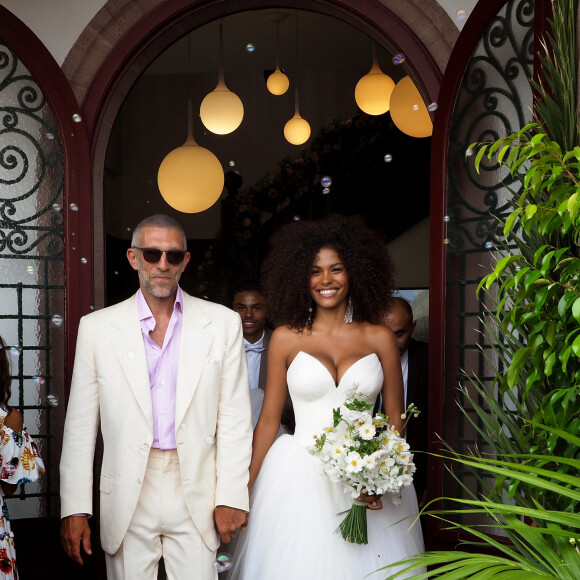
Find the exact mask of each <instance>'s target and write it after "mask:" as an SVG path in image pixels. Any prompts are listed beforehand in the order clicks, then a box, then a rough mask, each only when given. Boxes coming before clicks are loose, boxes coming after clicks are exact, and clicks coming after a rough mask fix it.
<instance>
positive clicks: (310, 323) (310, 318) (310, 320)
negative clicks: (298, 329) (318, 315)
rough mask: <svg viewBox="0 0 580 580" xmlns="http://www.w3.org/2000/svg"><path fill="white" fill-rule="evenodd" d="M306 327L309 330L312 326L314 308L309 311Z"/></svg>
mask: <svg viewBox="0 0 580 580" xmlns="http://www.w3.org/2000/svg"><path fill="white" fill-rule="evenodd" d="M306 326H307V327H308V328H310V327H311V326H312V307H310V308H309V309H308V318H307V319H306Z"/></svg>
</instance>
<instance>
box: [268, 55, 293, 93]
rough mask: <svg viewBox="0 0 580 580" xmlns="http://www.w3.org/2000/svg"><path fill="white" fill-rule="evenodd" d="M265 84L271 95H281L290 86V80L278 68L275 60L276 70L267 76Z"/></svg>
mask: <svg viewBox="0 0 580 580" xmlns="http://www.w3.org/2000/svg"><path fill="white" fill-rule="evenodd" d="M266 86H267V87H268V90H269V91H270V92H271V93H272V94H273V95H277V96H278V95H283V94H284V93H285V92H286V91H287V90H288V87H289V86H290V80H289V79H288V77H287V76H286V75H285V74H284V73H283V72H282V71H281V70H280V68H279V66H278V63H277V62H276V70H275V71H274V72H273V73H272V74H271V75H270V76H269V77H268V80H267V81H266Z"/></svg>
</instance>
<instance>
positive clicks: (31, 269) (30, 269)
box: [26, 265, 35, 276]
mask: <svg viewBox="0 0 580 580" xmlns="http://www.w3.org/2000/svg"><path fill="white" fill-rule="evenodd" d="M34 272H35V269H34V266H30V265H28V266H26V273H27V274H30V275H31V276H32V275H34Z"/></svg>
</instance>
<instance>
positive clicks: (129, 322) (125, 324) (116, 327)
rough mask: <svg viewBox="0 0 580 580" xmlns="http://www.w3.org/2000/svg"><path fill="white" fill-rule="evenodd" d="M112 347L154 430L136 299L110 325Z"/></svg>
mask: <svg viewBox="0 0 580 580" xmlns="http://www.w3.org/2000/svg"><path fill="white" fill-rule="evenodd" d="M111 326H112V329H111V343H112V344H113V347H114V352H115V354H116V356H117V358H118V361H119V364H120V366H121V368H122V369H123V373H124V374H125V378H126V380H127V382H128V383H129V386H130V387H131V390H132V391H133V394H134V396H135V399H136V400H137V403H138V404H139V407H140V408H141V411H142V412H143V414H144V415H145V418H146V419H147V423H148V424H149V425H151V426H153V409H152V404H151V387H150V385H149V370H148V367H147V358H146V356H145V345H144V344H143V336H142V334H141V324H140V322H139V314H138V312H137V299H136V296H133V297H131V298H129V300H126V301H125V302H124V303H123V304H122V308H121V310H120V311H117V312H115V316H114V319H112V321H111Z"/></svg>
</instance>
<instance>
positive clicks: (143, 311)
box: [137, 285, 183, 322]
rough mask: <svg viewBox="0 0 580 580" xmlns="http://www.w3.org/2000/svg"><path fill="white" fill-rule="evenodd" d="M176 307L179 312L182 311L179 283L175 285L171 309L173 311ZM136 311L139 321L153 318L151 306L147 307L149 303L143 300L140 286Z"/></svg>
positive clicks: (181, 295) (181, 293)
mask: <svg viewBox="0 0 580 580" xmlns="http://www.w3.org/2000/svg"><path fill="white" fill-rule="evenodd" d="M176 308H177V310H179V312H183V292H182V291H181V287H180V286H179V285H178V286H177V292H176V294H175V302H174V303H173V310H174V311H175V309H176ZM137 313H138V314H139V320H140V321H141V322H143V321H144V320H148V319H149V318H153V313H152V312H151V308H149V304H147V300H145V296H143V292H141V288H139V290H137Z"/></svg>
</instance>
